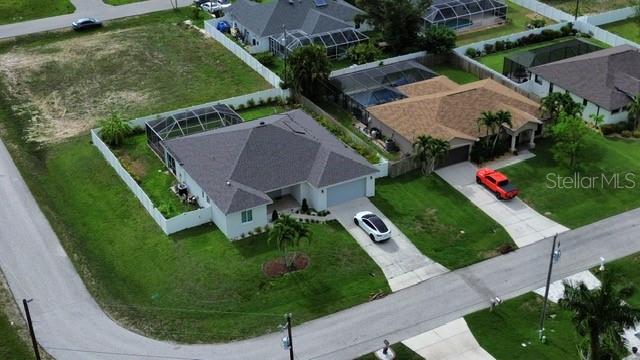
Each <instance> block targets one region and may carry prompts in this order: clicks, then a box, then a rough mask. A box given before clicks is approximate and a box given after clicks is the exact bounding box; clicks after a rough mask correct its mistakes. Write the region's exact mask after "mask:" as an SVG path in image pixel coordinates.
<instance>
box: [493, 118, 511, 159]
mask: <svg viewBox="0 0 640 360" xmlns="http://www.w3.org/2000/svg"><path fill="white" fill-rule="evenodd" d="M494 121H495V126H496V127H497V128H498V131H497V132H496V134H495V135H494V139H493V146H492V147H491V154H493V153H494V152H495V150H496V144H497V143H498V138H500V134H501V133H502V131H503V129H504V128H503V126H508V127H509V128H511V127H513V122H512V121H511V113H510V112H508V111H504V110H500V111H498V112H497V113H495V115H494Z"/></svg>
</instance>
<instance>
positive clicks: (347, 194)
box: [327, 179, 367, 207]
mask: <svg viewBox="0 0 640 360" xmlns="http://www.w3.org/2000/svg"><path fill="white" fill-rule="evenodd" d="M366 191H367V179H360V180H355V181H351V182H348V183H344V184H342V185H336V186H333V187H330V188H329V189H328V190H327V206H328V207H331V206H334V205H338V204H342V203H343V202H347V201H350V200H354V199H358V198H361V197H363V196H365V195H366Z"/></svg>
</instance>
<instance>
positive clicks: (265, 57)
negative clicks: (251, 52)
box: [255, 52, 276, 67]
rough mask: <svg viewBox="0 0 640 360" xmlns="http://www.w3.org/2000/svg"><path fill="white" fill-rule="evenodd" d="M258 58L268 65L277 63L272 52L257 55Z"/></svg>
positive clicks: (261, 62) (260, 61)
mask: <svg viewBox="0 0 640 360" xmlns="http://www.w3.org/2000/svg"><path fill="white" fill-rule="evenodd" d="M255 58H256V60H258V62H259V63H260V64H262V65H264V66H266V67H271V66H273V65H274V64H275V63H276V57H275V56H273V54H272V53H270V52H263V53H260V54H256V55H255Z"/></svg>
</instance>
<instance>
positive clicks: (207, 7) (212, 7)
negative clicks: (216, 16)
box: [200, 1, 224, 13]
mask: <svg viewBox="0 0 640 360" xmlns="http://www.w3.org/2000/svg"><path fill="white" fill-rule="evenodd" d="M200 8H202V10H204V11H206V12H208V13H214V12H216V11H220V10H222V9H223V8H224V7H223V6H222V5H221V4H220V3H218V2H217V1H215V2H214V1H212V2H206V3H204V4H202V5H200Z"/></svg>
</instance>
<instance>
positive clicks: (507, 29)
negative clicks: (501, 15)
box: [456, 1, 554, 46]
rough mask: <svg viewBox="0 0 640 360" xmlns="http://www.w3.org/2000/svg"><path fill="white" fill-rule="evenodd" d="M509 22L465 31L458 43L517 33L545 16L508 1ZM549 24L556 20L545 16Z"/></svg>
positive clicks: (463, 43) (469, 42)
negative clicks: (534, 20) (483, 28)
mask: <svg viewBox="0 0 640 360" xmlns="http://www.w3.org/2000/svg"><path fill="white" fill-rule="evenodd" d="M507 7H508V8H507V20H508V21H507V23H506V24H504V25H501V26H496V27H493V28H489V29H485V30H479V31H470V32H467V33H463V34H461V35H460V36H458V40H457V41H456V44H457V45H458V46H461V45H465V44H471V43H475V42H478V41H482V40H487V39H493V38H496V37H500V36H504V35H509V34H515V33H519V32H522V31H526V30H527V24H529V23H530V22H531V20H533V19H536V18H544V17H542V16H541V15H538V14H537V13H535V12H533V11H531V10H529V9H527V8H525V7H522V6H520V5H517V4H514V3H512V2H511V1H507ZM544 19H545V21H546V23H547V25H550V24H553V23H554V21H553V20H551V19H547V18H544Z"/></svg>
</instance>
